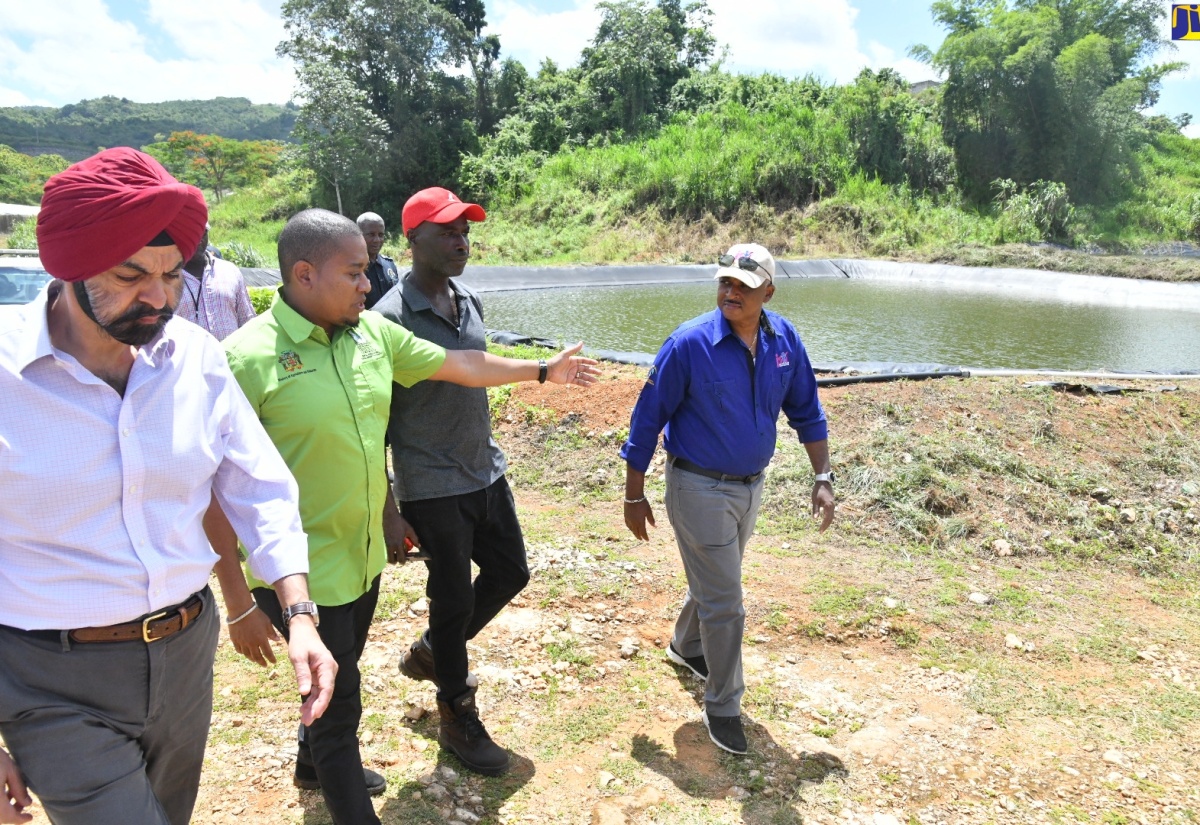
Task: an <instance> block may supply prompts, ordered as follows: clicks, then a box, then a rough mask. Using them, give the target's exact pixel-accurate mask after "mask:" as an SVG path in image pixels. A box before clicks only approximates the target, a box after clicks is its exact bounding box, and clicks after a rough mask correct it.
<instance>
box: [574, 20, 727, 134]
mask: <svg viewBox="0 0 1200 825" xmlns="http://www.w3.org/2000/svg"><path fill="white" fill-rule="evenodd" d="M597 5H598V8H599V9H600V12H601V19H600V26H599V28H598V29H597V30H596V35H595V37H594V38H593V40H592V45H591V46H589V47H588V48H586V49H584V50H583V56H582V59H581V61H580V66H581V68H582V69H583V73H584V82H585V83H586V84H587V85H588V87H589V88H590V89H591V90H592V92H593V94H594V96H595V100H596V103H597V107H598V114H599V116H600V118H601V122H600V123H599V124H598V126H597V128H598V129H599V130H602V131H609V130H615V129H620V130H623V131H624V132H626V133H629V134H636V133H638V132H640V131H643V130H644V129H645V128H646V127H647V126H649V125H651V124H653V123H657V122H658V119H659V117H660V116H661V114H662V113H664V112H665V111H666V107H667V103H668V101H669V99H670V94H671V89H672V88H673V87H674V86H675V84H676V83H677V82H678V81H679V80H680V79H681V78H683V77H686V76H687V75H688V74H689V73H690V72H691V71H692V70H694V69H697V68H700V67H702V66H703V65H704V64H706V63H707V62H708V61H709V60H710V59H711V57H712V52H713V48H714V45H715V40H714V39H713V36H712V33H711V31H710V26H711V17H712V14H711V12H710V11H709V9H708V5H707V3H705V2H704V0H697V2H693V3H689V4H688V5H687V6H683V5H681V3H680V0H659V2H658V4H657V5H654V6H652V5H650V3H649V0H601V2H600V3H599V4H597Z"/></svg>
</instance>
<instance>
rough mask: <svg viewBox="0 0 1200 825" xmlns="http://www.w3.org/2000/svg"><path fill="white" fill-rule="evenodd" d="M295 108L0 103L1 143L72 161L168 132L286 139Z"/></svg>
mask: <svg viewBox="0 0 1200 825" xmlns="http://www.w3.org/2000/svg"><path fill="white" fill-rule="evenodd" d="M296 112H297V110H296V108H295V107H294V106H293V105H292V104H290V103H289V104H287V105H285V106H278V105H275V104H259V103H251V102H250V101H249V100H247V99H246V98H244V97H218V98H216V99H213V100H168V101H165V102H163V103H135V102H133V101H131V100H126V99H125V98H120V97H112V96H108V97H100V98H96V99H95V100H82V101H80V102H79V103H75V104H71V105H69V106H63V107H62V108H61V109H55V108H52V107H46V106H19V107H8V108H0V144H5V145H7V146H10V147H12V148H13V149H15V150H16V151H18V152H23V153H25V154H29V155H41V154H57V155H62V156H63V157H65V158H67V159H68V160H71V161H75V160H81V159H83V158H85V157H87V156H88V155H90V154H93V153H94V152H96V151H97V150H98V149H101V148H106V147H109V146H134V147H141V146H145V145H146V144H148V143H153V142H154V141H155V140H161V139H162V138H164V137H166V136H167V135H169V134H171V133H172V132H189V131H190V132H197V133H200V134H206V135H220V136H221V137H224V138H236V139H239V140H288V139H289V138H290V136H291V133H292V127H293V125H294V124H295V122H296Z"/></svg>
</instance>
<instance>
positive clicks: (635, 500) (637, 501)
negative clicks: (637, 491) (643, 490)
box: [622, 496, 646, 504]
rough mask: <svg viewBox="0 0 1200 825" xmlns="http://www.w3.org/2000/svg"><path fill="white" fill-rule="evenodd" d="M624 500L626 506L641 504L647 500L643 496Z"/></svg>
mask: <svg viewBox="0 0 1200 825" xmlns="http://www.w3.org/2000/svg"><path fill="white" fill-rule="evenodd" d="M622 500H623V501H624V502H625V503H626V504H641V503H642V502H643V501H645V500H646V497H645V496H642V497H641V498H627V499H622Z"/></svg>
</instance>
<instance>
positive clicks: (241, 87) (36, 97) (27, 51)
mask: <svg viewBox="0 0 1200 825" xmlns="http://www.w3.org/2000/svg"><path fill="white" fill-rule="evenodd" d="M264 4H265V5H264ZM5 33H6V35H7V42H0V78H3V80H0V103H3V102H4V101H9V100H11V101H13V102H14V103H10V104H9V105H21V104H25V103H30V102H33V103H45V104H48V105H63V104H66V103H74V102H76V101H78V100H81V99H84V98H92V97H100V96H102V95H117V96H120V97H126V98H129V99H131V100H137V101H141V102H153V101H160V100H178V99H205V98H211V97H217V96H228V97H248V98H250V99H251V100H252V101H255V102H258V103H267V102H272V103H282V102H284V101H286V100H287V99H288V98H289V97H290V96H291V93H292V86H293V82H294V76H293V72H292V68H291V64H290V61H287V60H281V59H279V58H277V57H276V56H275V45H276V44H277V43H278V42H279V40H280V39H281V37H282V34H283V24H282V22H281V21H280V18H279V0H261V2H260V0H209V2H206V3H203V4H199V3H197V4H189V3H178V2H166V0H150V2H149V13H148V15H147V16H146V19H145V22H143V23H142V24H141V25H140V26H135V25H134V24H132V23H128V22H124V21H119V20H116V19H114V18H113V17H112V15H111V14H110V13H109V10H108V8H107V6H106V5H105V4H104V3H103V2H101V0H60V2H58V3H57V4H56V6H55V13H54V14H52V15H51V14H46V13H45V10H44V9H39V8H38V7H37V6H36V5H35V4H32V3H17V4H12V6H6V8H5ZM163 55H171V56H167V57H164V56H163Z"/></svg>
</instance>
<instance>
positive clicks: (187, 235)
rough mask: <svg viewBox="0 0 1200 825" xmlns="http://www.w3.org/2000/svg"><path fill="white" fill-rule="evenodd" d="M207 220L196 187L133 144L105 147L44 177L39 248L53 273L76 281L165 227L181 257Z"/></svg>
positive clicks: (120, 257)
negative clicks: (48, 177) (97, 152)
mask: <svg viewBox="0 0 1200 825" xmlns="http://www.w3.org/2000/svg"><path fill="white" fill-rule="evenodd" d="M207 220H208V207H207V206H206V205H205V204H204V195H203V194H202V193H201V192H200V190H199V189H197V188H196V187H194V186H188V185H187V184H185V183H180V182H179V181H177V180H175V178H173V177H171V175H170V174H169V173H168V172H167V170H166V169H164V168H163V167H162V164H160V163H159V162H158V161H156V160H155V159H154V158H152V157H150V156H149V155H147V154H144V153H142V152H139V151H137V150H136V149H130V148H128V147H119V148H116V149H105V150H104V151H103V152H101V153H99V154H98V155H92V156H91V157H90V158H88V159H87V160H82V161H80V162H79V163H76V164H75V165H74V166H71V167H70V168H68V169H67V170H66V171H63V172H60V173H59V174H57V175H55V176H54V177H52V178H50V180H48V181H47V182H46V191H45V194H44V195H43V196H42V209H41V211H40V212H39V213H38V221H37V239H38V252H39V254H40V255H41V259H42V265H43V266H45V267H46V271H47V272H49V273H50V274H51V275H53V276H54V277H55V278H58V279H60V280H63V281H82V280H84V279H85V278H91V277H93V276H95V275H99V274H100V273H101V272H106V271H108V270H110V269H112V268H113V267H114V266H116V265H117V264H120V263H122V262H123V261H127V260H129V257H130V256H131V255H133V254H134V253H135V252H137V251H138V250H139V249H141V248H142V247H144V246H147V245H149V243H150V242H151V241H152V240H154V238H155V237H157V236H158V235H159V234H160V233H163V232H165V233H166V234H167V235H168V236H170V238H171V240H172V241H174V242H175V246H177V247H178V248H179V254H180V255H182V256H183V259H184V260H185V261H186V260H188V259H189V258H191V257H192V253H193V252H195V251H196V244H198V243H199V242H200V237H201V236H202V235H203V234H204V224H205V222H206V221H207Z"/></svg>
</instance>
